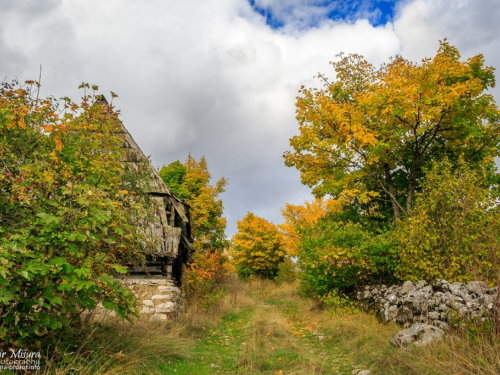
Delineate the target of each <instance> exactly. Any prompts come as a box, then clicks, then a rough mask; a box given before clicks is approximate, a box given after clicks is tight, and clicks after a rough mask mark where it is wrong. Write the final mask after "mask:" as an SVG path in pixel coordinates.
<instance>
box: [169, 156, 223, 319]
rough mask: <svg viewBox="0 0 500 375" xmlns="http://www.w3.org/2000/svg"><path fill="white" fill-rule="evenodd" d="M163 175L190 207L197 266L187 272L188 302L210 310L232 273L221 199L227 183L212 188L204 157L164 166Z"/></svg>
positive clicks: (218, 183)
mask: <svg viewBox="0 0 500 375" xmlns="http://www.w3.org/2000/svg"><path fill="white" fill-rule="evenodd" d="M160 176H161V178H162V179H163V180H164V181H165V183H166V184H167V185H168V186H169V187H170V189H172V191H173V192H174V194H176V195H177V196H178V197H179V198H181V199H184V200H185V201H186V202H187V203H188V204H189V205H190V207H191V209H190V214H191V223H190V224H191V233H192V237H193V246H194V250H195V253H194V263H193V264H192V265H190V267H189V268H188V269H186V270H185V272H184V277H183V289H184V292H185V294H186V297H187V298H188V299H189V300H196V301H198V303H200V304H201V305H203V306H204V307H205V308H206V309H208V308H209V307H210V306H211V305H213V304H216V302H217V301H218V300H219V299H221V298H222V297H223V296H224V294H225V293H226V290H225V286H224V285H225V281H226V279H227V277H228V275H229V272H231V271H232V270H233V268H232V266H231V265H230V263H229V259H228V255H227V249H228V247H229V241H228V240H227V238H226V233H225V229H226V219H225V218H224V217H223V216H222V215H223V209H224V207H223V205H222V200H221V199H220V198H219V194H221V193H223V192H224V187H225V186H226V184H227V181H226V179H225V178H224V177H222V178H220V179H219V180H218V181H217V182H216V183H215V185H211V184H210V180H211V175H210V172H209V170H208V164H207V162H206V161H205V158H204V157H202V158H201V159H200V160H199V161H196V159H195V158H193V157H192V156H191V154H189V155H188V158H187V160H186V161H185V163H184V164H182V163H180V162H179V161H175V162H173V163H170V164H169V165H168V166H163V167H162V168H161V170H160Z"/></svg>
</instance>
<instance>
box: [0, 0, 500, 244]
mask: <svg viewBox="0 0 500 375" xmlns="http://www.w3.org/2000/svg"><path fill="white" fill-rule="evenodd" d="M499 19H500V2H499V1H498V0H453V1H452V0H336V1H332V0H330V1H325V0H182V1H179V0H142V1H137V0H135V1H132V0H107V1H98V0H0V80H3V79H4V78H5V79H7V80H11V79H13V78H18V79H19V80H26V79H37V78H38V70H39V66H40V64H42V66H43V73H42V92H41V94H43V95H49V94H53V95H55V96H56V97H61V96H69V97H71V98H73V99H74V100H75V101H77V100H78V96H79V92H78V90H77V89H76V88H77V87H78V85H79V84H80V83H81V82H88V83H91V84H97V85H99V86H100V89H101V92H102V93H103V94H105V95H106V94H107V93H109V91H110V90H111V91H114V92H116V93H117V94H118V95H119V99H118V100H117V101H115V105H116V106H117V107H118V108H120V109H121V111H122V120H123V121H124V123H125V126H126V127H127V128H128V129H129V131H130V132H131V133H132V135H133V136H134V138H135V139H136V141H137V142H138V144H139V145H140V146H141V148H142V149H143V151H144V152H145V153H146V154H148V155H151V158H152V161H153V164H154V165H155V166H161V165H163V164H168V163H170V162H172V161H175V160H178V159H179V160H181V161H184V160H185V159H186V157H187V155H188V153H189V152H191V154H192V155H193V156H195V157H196V158H199V157H201V156H203V155H204V156H205V157H206V160H207V162H208V164H209V167H210V171H211V172H212V175H213V176H214V177H215V178H218V177H220V176H225V177H226V178H228V180H229V185H228V187H227V191H226V193H224V194H223V196H222V198H223V201H224V206H225V214H226V216H227V219H228V233H229V234H230V235H231V234H233V233H234V232H235V229H236V220H239V219H241V218H242V217H243V216H244V215H245V214H246V212H247V211H253V212H254V213H256V214H257V215H259V216H263V217H265V218H267V219H269V220H272V221H273V222H275V223H279V222H280V221H281V216H280V212H279V208H280V207H283V206H284V205H285V203H287V202H288V203H294V204H299V203H302V202H303V201H304V200H306V199H310V194H309V189H308V188H306V187H304V186H302V185H301V183H300V180H299V174H298V172H297V171H295V170H292V169H289V168H286V167H285V166H284V164H283V159H282V154H283V152H284V151H285V150H287V149H288V147H289V145H288V139H289V138H290V137H291V136H292V135H294V134H295V133H296V132H297V123H296V120H295V118H294V115H295V109H294V102H295V97H296V96H297V90H298V89H299V87H300V86H301V85H306V86H309V87H317V86H319V82H318V81H317V80H316V79H314V78H313V76H314V75H316V74H317V73H318V72H322V73H326V74H327V75H330V76H333V73H332V69H331V66H330V65H329V62H330V61H332V60H334V59H335V55H337V54H338V53H340V52H346V53H351V52H352V53H354V52H355V53H360V54H362V55H364V56H365V57H366V58H367V59H368V60H369V61H370V62H372V63H373V64H376V65H378V64H380V63H382V62H384V61H387V58H388V57H389V56H393V55H396V54H402V55H403V56H404V57H406V58H408V59H413V60H420V59H421V58H423V57H428V56H433V55H434V54H435V52H436V50H437V48H438V40H440V39H443V38H448V40H449V41H450V42H451V43H452V44H454V45H456V46H457V47H458V48H459V50H460V51H461V53H462V56H463V57H464V58H467V57H470V56H473V55H475V54H478V53H483V54H484V55H485V57H486V62H487V64H488V65H492V66H496V67H500V49H499V48H498V46H499V45H500V22H498V20H499ZM494 93H495V95H496V96H497V98H500V96H499V95H500V93H498V94H497V92H496V91H494Z"/></svg>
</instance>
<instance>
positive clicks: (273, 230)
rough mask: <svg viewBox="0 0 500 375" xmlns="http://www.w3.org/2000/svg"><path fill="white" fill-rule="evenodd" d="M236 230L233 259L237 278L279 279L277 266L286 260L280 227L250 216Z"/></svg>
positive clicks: (238, 223) (238, 224) (250, 214)
mask: <svg viewBox="0 0 500 375" xmlns="http://www.w3.org/2000/svg"><path fill="white" fill-rule="evenodd" d="M237 226H238V232H237V233H236V234H235V235H234V236H233V239H232V242H233V248H232V256H233V260H234V264H235V266H236V271H237V272H238V275H240V276H241V277H248V276H251V275H258V276H263V277H268V278H272V277H274V276H276V274H277V272H278V265H279V264H280V263H281V262H282V261H283V260H284V258H285V247H284V243H285V239H284V237H283V234H282V233H281V232H280V231H279V229H278V227H277V226H276V225H274V224H273V223H271V222H269V221H267V220H266V219H263V218H261V217H258V216H255V215H254V214H253V213H251V212H249V213H247V215H246V216H245V217H244V218H243V219H242V220H241V221H238V222H237Z"/></svg>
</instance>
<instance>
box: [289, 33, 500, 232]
mask: <svg viewBox="0 0 500 375" xmlns="http://www.w3.org/2000/svg"><path fill="white" fill-rule="evenodd" d="M332 65H333V67H334V69H335V71H336V78H337V79H336V81H333V82H330V81H329V80H328V79H327V78H326V77H325V76H322V75H321V76H320V78H321V79H322V82H323V83H324V86H323V88H321V89H306V88H304V87H302V88H301V90H299V92H300V93H301V96H300V97H299V98H298V99H297V103H296V108H297V111H296V112H297V120H298V122H299V131H300V134H299V135H297V136H295V137H293V138H292V139H291V140H290V144H291V146H292V147H293V151H292V152H286V153H285V154H284V158H285V164H286V165H287V166H293V167H296V168H297V169H298V170H299V171H300V172H301V179H302V182H303V183H304V184H306V185H308V186H310V187H313V193H314V194H315V195H316V196H323V195H326V194H329V195H331V196H332V197H333V198H335V199H339V200H341V201H343V202H349V203H350V204H356V205H358V207H359V208H360V209H362V210H364V211H371V210H373V209H377V210H378V212H379V213H380V214H382V215H385V217H386V218H387V219H389V218H392V219H394V220H395V222H396V223H398V221H399V219H400V218H403V217H404V216H406V215H408V214H409V213H410V211H411V207H412V205H413V202H414V196H415V193H416V192H417V191H418V186H419V182H420V181H421V179H422V178H423V173H424V172H423V171H424V170H425V169H429V168H430V165H431V164H432V162H433V161H436V160H441V159H443V158H444V157H445V156H446V157H448V158H449V159H450V160H452V161H456V160H458V158H459V157H462V158H463V159H464V160H465V161H467V162H468V163H469V164H470V165H471V167H473V168H475V167H476V166H477V165H483V164H488V165H489V170H490V171H491V173H496V168H495V167H494V161H493V158H494V157H495V156H498V155H499V147H498V146H499V142H500V121H499V118H500V112H499V110H498V108H497V106H496V105H495V102H494V99H493V97H492V95H491V94H489V93H488V92H487V90H488V89H489V88H491V87H494V85H495V78H494V75H493V68H491V67H486V66H485V65H484V57H483V56H482V55H477V56H474V57H471V58H469V59H468V60H467V61H461V60H460V54H459V52H458V50H457V49H456V48H455V47H453V46H451V45H450V44H449V43H448V42H446V41H444V42H441V44H440V47H439V50H438V51H437V54H436V56H434V57H433V58H432V59H424V60H423V61H422V62H421V63H415V62H412V61H408V60H405V59H404V58H402V57H400V56H398V57H396V58H394V59H392V60H391V61H390V63H388V64H385V65H383V66H382V67H381V68H379V69H376V68H375V67H374V66H373V65H371V64H369V63H368V62H367V61H366V60H365V59H364V58H363V57H362V56H360V55H348V56H343V55H341V56H340V60H339V61H338V62H335V63H332ZM369 202H375V203H372V204H371V205H370V204H369Z"/></svg>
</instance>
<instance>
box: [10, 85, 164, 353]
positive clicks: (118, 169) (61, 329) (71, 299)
mask: <svg viewBox="0 0 500 375" xmlns="http://www.w3.org/2000/svg"><path fill="white" fill-rule="evenodd" d="M37 86H39V85H38V84H37V83H36V82H33V81H28V82H27V83H26V85H22V86H21V85H18V84H16V83H13V84H8V83H3V84H1V86H0V316H1V317H2V319H1V320H0V342H3V343H5V344H6V345H11V344H13V343H17V345H23V347H26V346H29V345H30V344H33V343H36V342H40V341H42V342H43V343H44V344H49V343H50V342H53V341H55V340H56V337H57V336H59V338H63V339H67V338H71V337H72V336H73V335H74V334H75V333H77V331H78V330H79V329H80V327H81V326H82V316H81V313H82V312H83V311H85V310H87V311H89V310H92V309H93V308H94V307H95V306H96V304H97V303H99V302H102V304H103V306H104V307H105V308H107V309H110V310H113V311H115V312H116V313H117V314H118V315H119V316H123V317H126V316H128V315H129V314H137V312H136V311H135V309H134V296H133V295H132V294H131V292H130V291H129V290H128V289H127V288H125V287H123V286H122V285H121V283H120V282H119V281H118V280H116V279H115V278H114V276H113V275H114V274H116V272H121V273H123V272H125V271H126V269H125V267H123V266H121V265H120V264H123V262H127V263H136V264H137V263H140V262H142V259H143V256H142V255H141V253H140V250H141V249H144V248H145V246H146V245H148V244H151V239H150V238H148V235H147V234H146V233H145V232H144V230H143V229H142V228H143V227H144V224H145V223H147V222H148V221H149V220H152V217H153V216H152V210H153V209H154V207H153V205H152V203H151V202H150V199H149V197H148V195H147V194H146V192H145V186H146V183H147V182H146V181H145V180H144V178H145V177H146V175H147V173H141V170H139V171H138V172H139V173H137V172H135V171H132V170H130V171H126V170H124V168H123V166H122V163H121V160H123V157H124V156H123V152H124V151H123V150H122V148H121V147H120V145H121V143H122V142H123V140H122V139H121V138H120V137H119V136H118V135H117V134H119V129H120V122H119V120H118V117H117V116H118V113H117V112H113V111H111V110H110V109H109V108H107V107H105V106H101V105H93V103H94V102H95V100H96V97H95V96H93V95H87V94H86V93H85V94H84V96H83V99H82V102H81V104H80V105H77V104H75V103H73V102H71V100H70V99H68V98H65V99H64V100H62V101H60V102H59V101H56V100H54V99H53V98H47V99H41V100H39V99H38V94H37V92H36V87H37ZM81 87H82V88H83V89H84V90H87V89H90V87H89V85H87V84H83V85H82V86H81ZM92 88H93V89H94V90H97V87H96V86H93V87H92Z"/></svg>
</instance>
